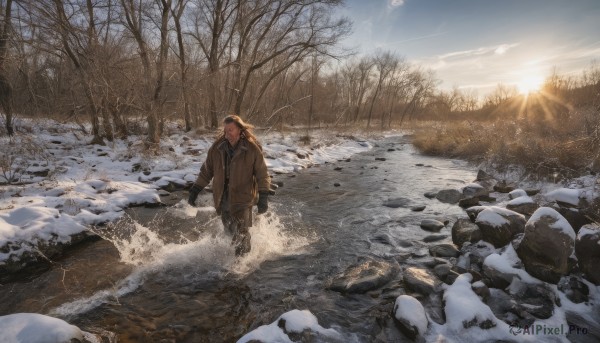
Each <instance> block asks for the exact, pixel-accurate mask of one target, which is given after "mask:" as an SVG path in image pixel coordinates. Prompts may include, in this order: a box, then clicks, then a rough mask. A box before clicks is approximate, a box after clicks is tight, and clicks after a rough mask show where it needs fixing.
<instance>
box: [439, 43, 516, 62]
mask: <svg viewBox="0 0 600 343" xmlns="http://www.w3.org/2000/svg"><path fill="white" fill-rule="evenodd" d="M517 45H519V43H512V44H500V45H496V46H486V47H481V48H477V49H471V50H463V51H453V52H449V53H446V54H443V55H439V56H437V58H438V59H441V60H445V59H456V58H464V57H472V56H482V55H503V54H505V53H506V52H507V51H508V50H509V49H511V48H514V47H515V46H517Z"/></svg>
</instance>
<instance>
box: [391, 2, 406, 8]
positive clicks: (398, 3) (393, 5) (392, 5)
mask: <svg viewBox="0 0 600 343" xmlns="http://www.w3.org/2000/svg"><path fill="white" fill-rule="evenodd" d="M402 5H404V0H388V7H390V8H394V7H400V6H402Z"/></svg>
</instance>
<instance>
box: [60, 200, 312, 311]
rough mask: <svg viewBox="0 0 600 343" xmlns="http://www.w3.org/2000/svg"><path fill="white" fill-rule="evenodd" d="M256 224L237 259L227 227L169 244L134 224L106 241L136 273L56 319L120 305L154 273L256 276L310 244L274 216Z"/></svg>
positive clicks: (76, 303)
mask: <svg viewBox="0 0 600 343" xmlns="http://www.w3.org/2000/svg"><path fill="white" fill-rule="evenodd" d="M253 224H254V225H253V226H252V227H251V228H250V234H251V235H252V239H251V245H252V249H251V250H250V252H249V253H248V254H247V255H245V256H243V257H236V256H235V251H234V248H233V246H232V245H231V237H229V236H228V235H226V234H225V233H224V232H223V228H222V227H220V231H219V233H217V234H210V233H209V232H208V231H205V233H204V234H203V235H202V236H201V237H199V238H198V239H197V240H194V241H190V240H183V242H180V243H166V242H165V240H164V239H163V238H161V237H160V236H159V235H158V234H157V233H156V232H155V231H153V230H152V229H151V228H149V227H146V226H143V225H141V224H140V223H138V222H136V221H132V224H131V227H129V228H128V229H129V230H123V231H126V232H122V233H121V234H120V235H117V234H115V235H113V236H112V237H111V236H106V237H104V238H105V239H106V240H109V241H111V242H112V243H113V244H114V246H115V247H116V248H117V250H118V251H119V255H120V259H121V262H123V263H127V264H129V265H131V266H133V268H134V269H133V271H132V273H131V274H130V275H129V276H127V277H126V278H124V279H122V280H120V281H119V282H118V283H117V284H116V285H115V286H114V287H113V288H111V289H104V290H101V291H98V292H96V293H95V294H93V295H92V296H90V297H87V298H82V299H77V300H75V301H72V302H69V303H65V304H63V305H61V306H59V307H57V308H55V309H53V310H52V311H51V313H53V314H55V315H59V316H69V315H76V314H79V313H84V312H87V311H89V310H91V309H93V308H95V307H97V306H99V305H101V304H103V303H110V302H118V301H119V300H118V299H119V297H122V296H124V295H126V294H128V293H130V292H132V291H134V290H135V289H137V288H138V287H139V286H140V285H142V284H143V283H144V281H145V279H146V278H147V276H149V275H151V274H154V273H158V274H165V273H167V272H172V271H174V270H179V269H184V268H190V267H192V268H194V269H197V270H203V271H208V272H209V273H206V272H202V273H198V275H201V277H207V275H209V276H210V277H220V276H223V275H225V274H233V275H238V276H243V275H246V274H247V273H249V272H251V271H253V270H256V269H257V268H258V267H259V266H260V264H261V263H262V262H264V261H266V260H270V259H274V258H277V257H278V256H283V255H290V254H295V253H299V252H301V251H302V248H303V247H305V246H306V245H308V244H309V243H310V242H311V239H310V238H307V237H302V236H294V235H290V234H289V232H288V231H286V230H285V228H284V225H283V224H282V223H281V221H280V219H279V217H278V216H277V215H276V214H275V213H273V212H271V213H268V214H267V215H261V216H257V217H256V219H255V220H254V223H253ZM127 231H129V232H127Z"/></svg>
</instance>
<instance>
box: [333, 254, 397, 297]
mask: <svg viewBox="0 0 600 343" xmlns="http://www.w3.org/2000/svg"><path fill="white" fill-rule="evenodd" d="M396 274H398V268H397V267H396V266H395V265H392V264H390V263H388V262H383V261H377V260H371V259H369V260H367V261H365V262H362V263H358V264H355V265H352V266H350V267H348V268H347V269H346V270H345V271H344V272H343V273H341V274H339V275H337V276H335V277H334V278H333V279H332V280H331V282H330V284H329V286H328V289H330V290H332V291H336V292H341V293H365V292H368V291H370V290H373V289H376V288H379V287H381V286H383V285H385V284H386V283H388V282H389V281H390V280H391V279H392V278H393V277H394V276H395V275H396Z"/></svg>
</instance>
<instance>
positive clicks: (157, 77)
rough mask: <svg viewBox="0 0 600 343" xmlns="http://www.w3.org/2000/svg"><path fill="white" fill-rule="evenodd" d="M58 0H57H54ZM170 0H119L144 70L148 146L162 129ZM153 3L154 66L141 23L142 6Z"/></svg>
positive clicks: (157, 141) (143, 7) (144, 104)
mask: <svg viewBox="0 0 600 343" xmlns="http://www.w3.org/2000/svg"><path fill="white" fill-rule="evenodd" d="M57 1H58V0H57ZM171 4H172V0H154V2H144V1H142V0H139V1H137V3H136V1H134V0H121V6H122V9H123V13H124V15H125V22H124V24H125V27H126V28H127V29H128V30H129V32H130V33H131V34H132V35H133V37H134V39H135V41H136V43H137V45H138V50H139V55H140V60H141V62H142V66H143V70H144V89H145V91H144V93H145V95H146V96H147V97H148V98H147V99H148V100H146V101H143V106H144V109H145V112H146V116H147V117H146V118H147V121H148V143H149V145H151V146H154V145H157V144H158V143H160V135H161V131H162V120H163V119H162V117H161V116H162V105H163V101H164V100H163V99H162V91H163V87H164V82H165V68H166V63H167V57H168V52H169V40H168V34H169V32H168V31H169V27H168V25H169V19H170V16H169V15H170V13H171ZM154 5H155V6H156V7H157V10H158V12H159V19H158V20H157V29H158V30H159V31H158V32H159V34H160V38H159V41H158V49H157V50H158V54H157V55H158V56H157V57H156V59H157V62H156V65H155V66H154V67H153V66H152V64H151V63H150V54H151V50H150V48H149V44H148V38H147V37H146V35H145V32H146V28H145V27H144V26H143V23H144V20H143V17H144V15H148V14H147V13H144V10H147V11H148V12H151V9H152V6H154Z"/></svg>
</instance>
